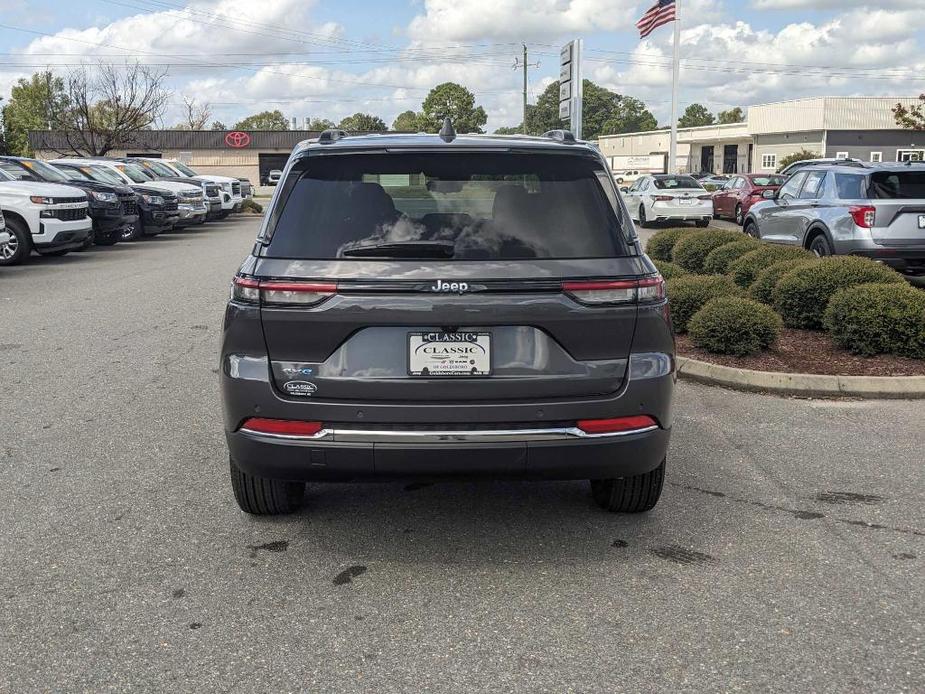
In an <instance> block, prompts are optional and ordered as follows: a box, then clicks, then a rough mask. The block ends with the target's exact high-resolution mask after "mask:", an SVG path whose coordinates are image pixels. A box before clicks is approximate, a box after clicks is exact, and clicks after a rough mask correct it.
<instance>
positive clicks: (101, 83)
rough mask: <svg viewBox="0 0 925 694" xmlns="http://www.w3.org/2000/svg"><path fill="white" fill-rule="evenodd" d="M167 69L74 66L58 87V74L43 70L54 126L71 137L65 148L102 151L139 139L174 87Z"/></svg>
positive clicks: (97, 153) (47, 108)
mask: <svg viewBox="0 0 925 694" xmlns="http://www.w3.org/2000/svg"><path fill="white" fill-rule="evenodd" d="M166 77H167V72H166V70H163V71H161V70H154V69H152V68H151V67H149V66H147V65H141V64H140V63H134V64H126V65H114V64H112V63H99V64H98V65H96V66H94V67H93V69H92V70H90V69H88V68H87V67H86V66H81V67H77V68H74V69H73V70H71V71H70V72H69V73H68V75H67V77H66V78H65V79H64V90H63V92H59V91H58V90H57V89H56V87H55V85H56V80H57V78H55V77H53V76H52V74H51V73H50V72H46V73H43V79H44V81H45V89H44V95H45V99H46V100H45V112H46V114H47V115H48V120H49V125H50V126H51V129H52V130H57V131H59V132H60V133H61V134H62V136H63V139H64V142H66V143H67V145H66V147H65V148H64V151H68V152H73V153H75V154H86V155H89V156H95V157H100V156H104V155H106V154H107V153H109V152H110V151H111V150H113V149H115V148H116V147H126V146H131V145H133V144H135V143H136V142H137V141H138V133H139V131H141V130H146V129H149V128H150V127H151V126H152V125H154V124H155V123H156V122H158V121H159V120H160V118H161V116H162V115H163V114H164V111H165V110H166V109H167V102H168V100H169V98H170V92H169V91H168V90H167V89H166V88H165V87H164V81H165V79H166Z"/></svg>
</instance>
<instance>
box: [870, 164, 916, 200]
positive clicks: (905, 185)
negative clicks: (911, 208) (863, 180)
mask: <svg viewBox="0 0 925 694" xmlns="http://www.w3.org/2000/svg"><path fill="white" fill-rule="evenodd" d="M870 197H872V198H880V199H894V198H899V199H915V200H923V199H925V171H915V170H913V171H878V172H877V173H875V174H873V175H872V176H871V177H870Z"/></svg>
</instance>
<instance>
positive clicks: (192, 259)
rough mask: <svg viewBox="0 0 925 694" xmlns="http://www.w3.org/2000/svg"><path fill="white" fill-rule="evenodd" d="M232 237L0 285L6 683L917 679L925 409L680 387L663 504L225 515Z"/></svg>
mask: <svg viewBox="0 0 925 694" xmlns="http://www.w3.org/2000/svg"><path fill="white" fill-rule="evenodd" d="M255 229H256V221H255V220H254V219H253V218H237V219H231V220H229V221H227V222H225V223H218V224H211V225H208V226H206V227H203V228H201V229H200V230H196V231H191V232H188V233H182V234H170V235H165V236H161V237H158V238H156V239H152V240H149V241H143V242H139V243H137V244H120V245H118V246H116V247H114V248H109V249H99V248H98V249H93V250H91V251H89V252H88V253H85V254H72V255H69V256H66V257H63V258H34V259H33V262H32V263H30V264H29V265H27V266H23V267H15V268H2V269H0V326H2V333H0V415H2V416H0V421H2V427H0V429H2V432H3V436H2V438H0V463H2V470H3V472H4V484H3V485H0V534H2V543H0V560H2V563H3V566H4V571H3V572H2V574H0V586H2V591H0V600H2V609H0V636H2V638H0V662H2V663H4V666H3V668H0V691H10V692H25V691H52V690H57V691H93V692H100V691H127V690H130V689H131V690H148V691H151V690H160V691H165V690H170V691H213V690H222V691H241V692H254V691H268V692H270V691H272V692H276V691H317V692H334V691H383V692H388V691H396V692H400V691H401V692H405V691H435V692H436V691H461V692H475V691H491V692H497V691H531V692H533V691H549V692H563V691H576V692H579V691H580V692H615V691H629V692H646V691H672V692H676V691H691V692H693V691H698V692H700V691H733V692H735V691H741V692H756V691H816V692H872V691H890V692H915V691H922V690H923V689H925V657H923V652H922V646H923V643H922V641H923V622H925V620H923V606H925V581H923V580H922V579H923V562H925V468H923V465H922V461H923V453H922V451H923V449H925V431H923V427H922V421H923V418H925V404H923V403H921V402H901V401H866V402H851V401H848V402H845V401H811V400H796V399H782V398H775V397H769V396H761V395H747V394H741V393H735V392H731V391H725V390H720V389H712V388H708V387H703V386H697V385H691V384H688V383H682V384H680V385H679V388H678V391H677V403H676V404H677V418H676V423H675V424H676V426H675V430H674V433H673V440H672V448H671V454H670V457H669V470H668V485H667V487H666V490H665V493H664V495H663V496H662V500H661V503H660V504H659V506H658V507H657V508H656V509H655V510H654V511H653V512H652V513H650V514H648V515H643V516H637V517H627V516H617V515H609V514H607V513H605V512H603V511H599V510H598V509H596V508H595V507H593V506H592V503H591V500H590V497H589V493H588V489H587V485H586V484H584V483H539V484H538V483H509V482H505V483H491V482H473V483H445V484H434V485H419V484H407V483H388V484H369V485H329V486H315V485H313V486H310V487H309V493H308V504H307V507H306V508H305V510H303V512H302V513H301V514H299V515H296V516H294V517H289V518H283V519H273V520H265V519H255V518H251V517H247V516H245V515H244V514H242V513H241V512H240V511H239V510H238V508H237V506H236V505H235V503H234V500H233V498H232V495H231V490H230V485H229V481H228V469H227V462H226V452H225V444H224V438H223V435H222V426H221V419H220V416H219V398H218V387H217V385H218V384H217V381H218V377H217V375H216V374H217V366H218V364H217V353H218V340H219V337H220V330H221V318H222V309H223V305H224V302H225V300H226V296H227V293H228V283H229V281H230V278H231V276H232V275H233V273H234V271H235V269H236V268H237V265H238V263H239V262H240V260H241V259H242V258H243V256H244V255H245V254H246V253H247V251H248V249H249V248H250V245H251V243H252V241H253V237H254V233H255Z"/></svg>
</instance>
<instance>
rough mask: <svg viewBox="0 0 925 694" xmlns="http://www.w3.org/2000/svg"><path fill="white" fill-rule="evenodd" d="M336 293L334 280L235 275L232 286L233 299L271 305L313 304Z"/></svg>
mask: <svg viewBox="0 0 925 694" xmlns="http://www.w3.org/2000/svg"><path fill="white" fill-rule="evenodd" d="M336 293H337V284H335V283H334V282H286V281H277V280H256V279H253V278H251V277H235V278H234V281H233V283H232V287H231V298H232V299H233V300H235V301H241V302H244V303H250V304H256V303H263V304H265V305H269V306H272V305H290V306H291V305H299V306H313V305H314V304H318V303H320V302H322V301H324V300H325V299H327V298H328V297H331V296H334V294H336Z"/></svg>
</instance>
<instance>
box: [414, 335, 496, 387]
mask: <svg viewBox="0 0 925 694" xmlns="http://www.w3.org/2000/svg"><path fill="white" fill-rule="evenodd" d="M408 373H409V374H410V375H412V376H488V375H489V374H490V373H491V334H490V333H467V332H455V333H447V332H432V333H409V334H408Z"/></svg>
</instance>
